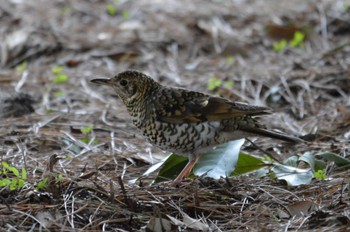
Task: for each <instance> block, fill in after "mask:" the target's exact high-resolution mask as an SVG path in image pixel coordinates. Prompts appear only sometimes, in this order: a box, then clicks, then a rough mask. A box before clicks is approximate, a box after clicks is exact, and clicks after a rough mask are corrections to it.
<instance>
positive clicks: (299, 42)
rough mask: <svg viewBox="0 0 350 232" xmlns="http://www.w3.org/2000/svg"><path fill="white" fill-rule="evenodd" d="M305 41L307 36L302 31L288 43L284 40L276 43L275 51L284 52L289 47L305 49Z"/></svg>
mask: <svg viewBox="0 0 350 232" xmlns="http://www.w3.org/2000/svg"><path fill="white" fill-rule="evenodd" d="M304 40H305V34H304V33H303V32H301V31H296V32H295V33H294V36H293V38H292V39H291V40H290V41H289V42H288V43H287V40H285V39H282V40H280V41H279V42H276V43H274V44H273V50H274V51H275V52H280V51H283V50H284V49H285V48H286V47H287V45H289V47H291V48H295V47H298V46H299V47H303V46H304Z"/></svg>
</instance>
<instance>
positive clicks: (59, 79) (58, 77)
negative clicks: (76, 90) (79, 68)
mask: <svg viewBox="0 0 350 232" xmlns="http://www.w3.org/2000/svg"><path fill="white" fill-rule="evenodd" d="M66 81H68V76H67V75H66V74H64V73H59V74H56V76H55V78H54V79H53V81H52V82H53V83H55V84H59V83H64V82H66Z"/></svg>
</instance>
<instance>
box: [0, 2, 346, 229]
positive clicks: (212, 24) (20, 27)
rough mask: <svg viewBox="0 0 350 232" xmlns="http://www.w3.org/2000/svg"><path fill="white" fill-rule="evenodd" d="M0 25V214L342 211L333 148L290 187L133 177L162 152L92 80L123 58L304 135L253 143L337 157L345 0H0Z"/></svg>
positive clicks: (44, 221) (330, 219) (184, 215)
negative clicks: (320, 167) (267, 110)
mask: <svg viewBox="0 0 350 232" xmlns="http://www.w3.org/2000/svg"><path fill="white" fill-rule="evenodd" d="M0 25H1V27H0V31H1V33H0V37H1V41H2V43H1V46H0V49H1V53H0V67H1V70H0V104H1V105H0V155H1V162H2V169H1V178H2V179H1V181H0V185H1V186H2V187H1V188H0V228H3V229H4V230H7V231H39V230H43V231H101V230H104V231H139V230H147V231H162V230H163V231H176V230H178V231H182V230H186V231H230V230H231V231H232V230H241V231H271V230H272V231H287V230H288V231H296V230H299V231H307V230H317V231H331V230H333V231H346V230H347V228H349V227H350V199H349V198H350V182H349V176H350V171H349V169H339V168H337V167H336V166H335V165H334V163H328V165H327V167H326V173H325V174H326V177H325V178H321V179H317V178H315V179H313V180H312V181H311V183H310V184H307V185H300V186H295V187H291V186H287V185H286V183H285V182H283V181H278V180H276V179H275V178H273V177H271V176H265V177H261V178H258V177H256V175H255V174H254V173H251V174H247V175H241V176H234V177H230V178H227V179H220V180H212V179H209V178H202V177H197V178H195V179H186V180H184V182H183V183H182V184H181V185H180V186H175V187H174V186H172V185H171V182H163V183H159V184H153V185H150V184H149V183H150V182H151V181H152V178H154V174H153V175H150V176H148V177H145V178H143V179H140V180H138V181H136V183H131V182H130V180H133V179H135V178H139V177H140V176H141V175H142V174H143V173H144V172H145V171H146V170H147V169H148V168H149V167H150V166H151V165H152V164H154V163H156V162H158V161H159V160H161V159H162V158H163V157H165V156H166V155H167V153H166V152H165V151H161V150H159V149H158V148H156V147H153V146H152V145H151V144H149V143H147V142H146V140H145V139H144V138H143V137H142V136H141V135H140V134H139V133H138V132H137V130H136V129H135V127H134V126H133V125H132V124H131V122H130V119H129V118H130V117H129V115H128V113H127V111H126V109H125V107H124V105H123V104H122V102H121V101H120V99H118V98H117V97H116V96H115V93H114V92H113V90H112V89H108V88H104V87H100V86H95V85H92V84H91V83H90V82H89V81H90V80H91V79H93V78H96V77H112V76H113V75H115V74H117V73H118V72H121V71H124V70H127V69H136V70H139V71H142V72H145V73H147V74H149V75H151V76H152V77H153V78H154V79H155V80H157V81H159V82H161V83H162V84H164V85H169V86H178V87H185V88H190V89H192V90H196V91H201V92H207V93H210V94H216V95H221V96H223V97H225V98H228V99H230V100H234V101H242V102H246V103H249V104H255V105H265V106H269V107H271V108H273V110H274V111H275V114H273V115H271V116H268V117H263V118H262V120H264V122H265V124H266V125H267V127H269V128H275V129H279V130H282V131H285V132H286V133H288V134H291V135H295V136H302V137H303V138H304V139H305V140H308V141H309V143H307V144H300V145H297V146H291V145H288V144H284V143H280V142H279V141H276V140H271V139H265V138H254V141H255V143H256V144H258V146H259V147H261V148H262V149H264V150H265V151H268V152H269V153H271V154H274V155H275V156H276V157H279V159H280V160H284V159H286V158H287V157H290V156H292V155H299V156H300V155H302V154H305V153H306V152H310V153H311V154H315V153H317V152H332V153H334V154H337V155H339V156H341V157H344V158H349V157H350V2H349V1H343V0H322V1H319V0H311V1H304V0H296V1H287V0H283V1H281V0H269V1H258V0H251V1H239V0H232V1H218V0H212V1H200V0H182V1H171V0H162V1H159V0H135V1H112V0H110V1H107V0H95V1H74V0H62V1H45V0H26V1H24V0H7V1H5V2H3V3H1V6H0ZM296 32H299V38H298V37H297V38H295V35H296ZM209 80H212V81H213V80H214V82H216V83H218V84H217V86H214V87H213V86H211V85H212V84H213V83H209V82H210V81H209ZM225 83H226V84H225ZM243 150H245V151H246V152H248V153H252V154H254V155H257V156H259V155H261V156H264V154H262V153H261V152H260V150H258V149H256V148H254V147H252V146H249V144H247V145H246V146H244V147H243ZM301 165H302V164H301ZM16 170H18V171H19V173H16Z"/></svg>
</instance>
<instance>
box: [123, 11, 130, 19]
mask: <svg viewBox="0 0 350 232" xmlns="http://www.w3.org/2000/svg"><path fill="white" fill-rule="evenodd" d="M122 16H123V19H128V18H129V12H128V11H126V10H123V12H122Z"/></svg>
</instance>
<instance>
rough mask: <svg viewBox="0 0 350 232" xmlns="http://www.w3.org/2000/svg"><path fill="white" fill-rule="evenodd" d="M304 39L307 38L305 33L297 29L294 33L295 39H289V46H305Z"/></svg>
mask: <svg viewBox="0 0 350 232" xmlns="http://www.w3.org/2000/svg"><path fill="white" fill-rule="evenodd" d="M304 39H305V34H304V33H303V32H301V31H296V32H295V33H294V36H293V39H292V40H291V41H289V46H290V47H291V48H295V47H297V46H300V47H303V46H304V45H303V42H304Z"/></svg>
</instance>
